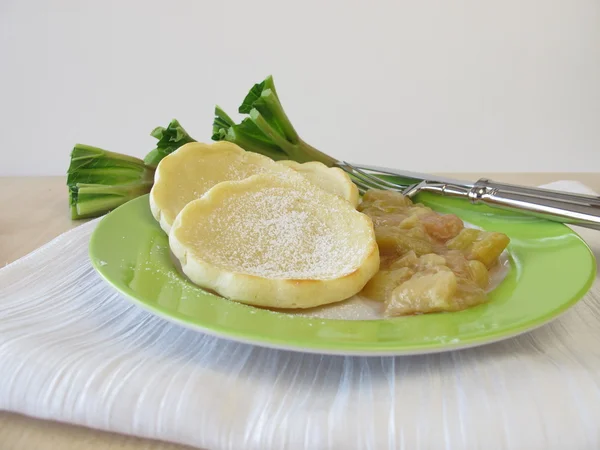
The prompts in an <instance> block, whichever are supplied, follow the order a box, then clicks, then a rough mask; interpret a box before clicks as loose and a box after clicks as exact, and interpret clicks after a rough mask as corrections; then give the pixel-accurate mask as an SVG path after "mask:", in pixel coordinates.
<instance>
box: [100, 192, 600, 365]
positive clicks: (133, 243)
mask: <svg viewBox="0 0 600 450" xmlns="http://www.w3.org/2000/svg"><path fill="white" fill-rule="evenodd" d="M418 200H419V201H420V202H422V203H425V204H426V205H428V206H430V207H432V208H433V209H435V210H438V211H440V212H445V213H455V214H457V215H458V216H460V217H461V218H462V219H463V220H465V221H467V222H470V223H472V224H474V225H476V226H480V227H482V228H484V229H488V230H495V231H501V232H503V233H506V234H507V235H508V236H509V237H510V238H511V244H510V246H509V254H510V262H511V269H510V272H509V274H508V275H507V277H506V278H505V279H504V281H503V282H502V283H501V284H500V285H499V286H498V287H497V288H496V289H495V290H494V291H493V292H492V293H491V294H490V299H489V302H488V303H486V304H484V305H480V306H477V307H474V308H471V309H468V310H466V311H461V312H455V313H441V314H428V315H420V316H411V317H399V318H394V319H386V320H364V321H355V320H332V319H321V318H314V317H306V316H300V315H295V314H285V313H278V312H272V311H268V310H263V309H259V308H254V307H251V306H246V305H243V304H240V303H236V302H233V301H230V300H226V299H223V298H221V297H218V296H216V295H213V294H211V293H208V292H206V291H204V290H202V289H200V288H198V287H197V286H195V285H193V284H192V283H191V282H189V281H188V280H187V278H185V277H184V276H182V275H181V274H180V273H179V272H178V269H177V268H176V266H175V264H174V263H173V260H172V259H171V254H170V251H169V246H168V239H167V236H166V235H165V233H164V232H163V231H162V230H161V229H160V227H159V226H158V224H157V223H156V221H155V220H154V218H153V217H152V215H151V213H150V208H149V205H148V196H147V195H146V196H143V197H140V198H138V199H135V200H133V201H130V202H129V203H126V204H125V205H123V206H121V207H119V208H117V209H116V210H114V211H113V212H111V213H110V214H108V215H107V216H106V217H104V218H103V219H102V220H101V221H100V223H99V224H98V226H97V227H96V229H95V231H94V233H93V235H92V238H91V242H90V258H91V261H92V264H93V266H94V268H95V269H96V270H97V271H98V272H99V273H100V275H101V276H102V277H103V278H104V279H105V280H106V281H107V282H108V283H110V284H111V285H112V286H113V287H115V288H116V289H117V290H118V291H120V292H121V293H123V294H125V296H126V297H127V298H129V299H131V300H132V301H133V302H134V303H136V304H137V305H139V306H141V307H143V308H145V309H147V310H149V311H150V312H152V313H154V314H156V315H158V316H161V317H163V318H165V319H167V320H171V321H173V322H176V323H178V324H180V325H184V326H186V327H189V328H193V329H195V330H198V331H201V332H204V333H207V334H211V335H215V336H220V337H223V338H227V339H232V340H236V341H240V342H245V343H251V344H256V345H261V346H266V347H274V348H281V349H288V350H297V351H304V352H313V353H328V354H340V355H402V354H418V353H429V352H439V351H445V350H454V349H458V348H465V347H471V346H476V345H481V344H485V343H489V342H494V341H498V340H501V339H506V338H509V337H511V336H515V335H518V334H521V333H523V332H526V331H529V330H532V329H533V328H536V327H539V326H541V325H543V324H545V323H547V322H548V321H550V320H551V319H554V318H555V317H557V316H558V315H559V314H561V313H562V312H564V311H565V310H566V309H567V308H569V307H570V306H572V305H573V304H574V303H575V302H577V300H579V299H580V298H581V297H582V296H583V295H584V294H585V293H586V292H587V290H588V289H589V288H590V286H591V284H592V281H593V279H594V277H595V272H596V262H595V259H594V256H593V254H592V252H591V251H590V249H589V248H588V247H587V245H586V244H585V243H584V242H583V241H582V239H581V238H580V237H579V236H578V235H577V234H576V233H574V232H573V231H572V230H571V229H569V228H568V227H566V226H564V225H561V224H557V223H553V222H547V221H544V220H540V219H536V218H531V217H525V216H522V215H517V214H514V213H507V212H503V211H498V210H492V209H489V208H487V207H485V206H473V205H471V204H469V203H467V202H465V201H463V200H458V199H451V198H443V197H440V196H433V195H428V194H422V195H421V196H420V198H419V199H418Z"/></svg>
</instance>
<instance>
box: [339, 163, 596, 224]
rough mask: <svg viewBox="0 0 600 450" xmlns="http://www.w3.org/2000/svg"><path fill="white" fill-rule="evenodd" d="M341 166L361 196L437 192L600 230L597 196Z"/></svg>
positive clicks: (360, 166)
mask: <svg viewBox="0 0 600 450" xmlns="http://www.w3.org/2000/svg"><path fill="white" fill-rule="evenodd" d="M337 165H338V167H339V168H341V169H342V170H344V171H345V172H346V173H347V174H349V175H350V176H351V177H352V181H354V183H355V184H356V186H357V187H358V190H359V191H360V193H361V194H364V193H365V192H366V191H368V190H369V189H383V190H390V191H395V192H399V193H401V194H403V195H405V196H407V197H414V196H415V195H416V194H418V193H420V192H433V193H436V194H441V195H444V196H449V197H458V198H464V199H467V200H469V201H470V202H471V203H473V204H486V205H488V206H491V207H493V208H499V209H504V210H509V211H518V212H521V213H524V214H527V215H531V216H535V217H541V218H543V219H548V220H552V221H555V222H560V223H565V224H571V225H578V226H581V227H586V228H591V229H594V230H600V197H597V196H592V195H583V194H571V193H567V192H560V191H553V190H549V189H541V188H531V187H526V186H519V185H514V184H507V183H497V182H495V181H491V180H488V179H486V178H481V179H479V180H477V181H476V182H475V183H470V182H464V181H460V180H453V179H450V178H445V177H436V176H433V175H427V174H420V173H416V172H407V171H397V170H393V169H386V168H381V167H375V166H362V165H356V164H355V165H353V164H350V163H348V162H345V161H344V162H340V163H338V164H337ZM383 177H386V178H388V179H385V178H383ZM389 177H392V178H393V180H394V181H392V180H390V179H389Z"/></svg>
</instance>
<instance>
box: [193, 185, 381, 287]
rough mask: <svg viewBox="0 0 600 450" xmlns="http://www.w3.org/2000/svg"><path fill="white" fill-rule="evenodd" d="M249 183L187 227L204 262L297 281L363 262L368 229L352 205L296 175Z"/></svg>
mask: <svg viewBox="0 0 600 450" xmlns="http://www.w3.org/2000/svg"><path fill="white" fill-rule="evenodd" d="M247 188H248V189H247V190H243V191H242V190H237V191H236V192H235V193H234V194H232V195H228V196H227V197H225V198H223V199H222V200H221V201H220V203H219V204H218V205H216V206H214V207H213V208H212V210H211V211H210V213H209V214H205V215H203V216H202V223H201V224H198V226H194V227H189V228H187V230H188V232H189V233H190V236H189V239H186V241H187V242H189V245H190V246H191V247H193V248H194V252H195V253H196V254H197V255H198V256H199V257H200V258H202V259H203V260H204V261H206V262H209V263H211V264H213V265H216V266H218V267H221V268H224V269H227V270H231V271H235V272H242V273H247V274H251V275H257V276H262V277H269V278H282V279H298V280H302V279H331V278H337V277H340V276H343V275H346V274H349V273H351V272H353V271H354V270H356V269H357V268H358V267H359V266H360V265H361V262H362V261H363V260H364V258H365V257H366V254H365V253H366V251H368V250H369V249H367V248H366V247H367V246H365V242H366V240H367V239H368V233H369V232H370V229H369V227H368V226H367V223H366V222H365V221H364V219H363V216H362V215H361V214H360V213H358V212H356V211H354V210H353V208H352V207H351V206H350V205H349V204H347V203H346V202H344V201H342V200H340V199H338V198H337V197H335V196H333V195H330V194H327V193H324V192H320V191H316V190H315V189H314V187H312V185H310V184H308V182H305V181H302V182H299V181H298V180H296V179H294V181H292V180H290V179H288V180H285V181H283V180H281V182H278V183H277V184H276V185H273V184H272V183H271V184H268V183H257V184H249V185H247ZM361 225H362V226H361Z"/></svg>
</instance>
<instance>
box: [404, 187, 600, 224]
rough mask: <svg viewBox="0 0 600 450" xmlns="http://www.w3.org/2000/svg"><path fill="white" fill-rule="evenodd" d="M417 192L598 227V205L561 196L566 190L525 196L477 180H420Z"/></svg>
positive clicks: (599, 212)
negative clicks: (470, 182)
mask: <svg viewBox="0 0 600 450" xmlns="http://www.w3.org/2000/svg"><path fill="white" fill-rule="evenodd" d="M416 191H418V192H423V191H425V192H435V193H438V194H442V195H446V196H451V197H461V198H467V199H469V200H470V201H471V203H474V204H478V203H483V204H486V205H489V206H491V207H494V208H500V209H504V210H509V211H517V212H521V213H526V214H529V215H533V216H537V217H541V218H544V219H548V220H553V221H555V222H561V223H568V224H572V225H579V226H582V227H586V228H592V229H594V230H600V205H597V204H593V203H592V204H581V203H577V202H573V201H568V200H566V199H565V198H562V196H563V195H569V194H565V193H559V194H561V195H560V196H556V197H554V198H550V197H547V196H546V197H541V196H534V195H527V194H524V193H517V192H510V191H508V190H504V189H501V188H499V187H491V186H490V185H488V184H487V183H486V182H485V181H483V182H477V183H475V185H474V186H473V187H471V188H470V187H465V186H458V185H451V184H442V183H427V182H423V183H421V184H420V185H418V187H417V189H416ZM588 197H589V196H588ZM592 198H593V197H592Z"/></svg>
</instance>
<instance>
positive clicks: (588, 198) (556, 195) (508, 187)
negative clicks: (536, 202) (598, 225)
mask: <svg viewBox="0 0 600 450" xmlns="http://www.w3.org/2000/svg"><path fill="white" fill-rule="evenodd" d="M475 185H476V186H486V187H489V188H495V189H499V190H501V191H502V192H513V193H515V194H523V195H527V196H530V197H542V198H548V199H551V200H564V201H566V202H569V203H577V204H580V205H596V206H600V197H598V196H594V195H586V194H572V193H569V192H562V191H553V190H550V189H543V188H536V187H528V186H519V185H515V184H508V183H499V182H497V181H493V180H489V179H487V178H482V179H480V180H478V181H477V183H476V184H475Z"/></svg>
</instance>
